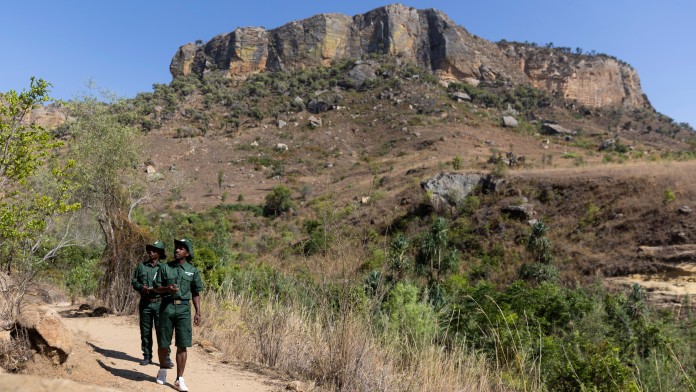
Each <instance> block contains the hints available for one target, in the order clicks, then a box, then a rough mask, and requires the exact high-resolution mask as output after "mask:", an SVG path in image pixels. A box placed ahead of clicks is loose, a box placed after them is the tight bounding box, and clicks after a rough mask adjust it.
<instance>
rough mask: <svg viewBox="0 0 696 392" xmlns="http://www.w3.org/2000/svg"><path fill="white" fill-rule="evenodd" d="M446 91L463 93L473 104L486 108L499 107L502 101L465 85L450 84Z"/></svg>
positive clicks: (486, 92) (497, 97)
mask: <svg viewBox="0 0 696 392" xmlns="http://www.w3.org/2000/svg"><path fill="white" fill-rule="evenodd" d="M447 91H450V92H465V93H466V94H467V95H469V96H470V97H471V101H472V102H473V103H476V104H480V105H483V106H486V107H499V106H500V105H501V104H502V99H501V98H500V97H499V96H498V95H496V94H493V93H490V92H488V91H486V90H485V89H482V88H478V87H474V86H472V85H470V84H467V83H456V82H455V83H450V84H449V86H448V87H447Z"/></svg>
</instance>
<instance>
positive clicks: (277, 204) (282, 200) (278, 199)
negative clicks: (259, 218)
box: [263, 185, 293, 217]
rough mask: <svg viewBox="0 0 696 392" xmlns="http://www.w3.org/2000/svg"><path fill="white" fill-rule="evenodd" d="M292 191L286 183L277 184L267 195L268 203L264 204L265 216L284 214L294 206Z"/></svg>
mask: <svg viewBox="0 0 696 392" xmlns="http://www.w3.org/2000/svg"><path fill="white" fill-rule="evenodd" d="M291 194H292V191H291V190H290V188H288V187H286V186H284V185H276V186H274V187H273V189H272V190H271V193H269V194H267V195H266V204H264V206H263V214H264V215H265V216H271V217H276V216H279V215H282V214H284V213H286V212H288V211H290V209H292V207H293V203H292V200H291V199H290V196H291Z"/></svg>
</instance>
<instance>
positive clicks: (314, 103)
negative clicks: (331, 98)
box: [307, 99, 332, 114]
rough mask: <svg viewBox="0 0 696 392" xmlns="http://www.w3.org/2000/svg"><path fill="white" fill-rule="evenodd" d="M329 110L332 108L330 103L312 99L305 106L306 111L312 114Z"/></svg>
mask: <svg viewBox="0 0 696 392" xmlns="http://www.w3.org/2000/svg"><path fill="white" fill-rule="evenodd" d="M331 109H332V106H331V104H330V103H328V102H326V101H321V100H317V99H313V100H311V101H309V103H308V104H307V111H308V112H310V113H314V114H319V113H323V112H328V111H329V110H331Z"/></svg>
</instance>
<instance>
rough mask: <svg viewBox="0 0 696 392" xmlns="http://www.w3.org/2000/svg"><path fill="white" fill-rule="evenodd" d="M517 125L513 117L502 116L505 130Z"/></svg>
mask: <svg viewBox="0 0 696 392" xmlns="http://www.w3.org/2000/svg"><path fill="white" fill-rule="evenodd" d="M517 125H519V124H518V123H517V120H516V119H515V118H514V117H512V116H503V126H504V127H505V128H516V127H517Z"/></svg>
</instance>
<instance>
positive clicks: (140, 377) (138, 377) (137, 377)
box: [97, 360, 155, 384]
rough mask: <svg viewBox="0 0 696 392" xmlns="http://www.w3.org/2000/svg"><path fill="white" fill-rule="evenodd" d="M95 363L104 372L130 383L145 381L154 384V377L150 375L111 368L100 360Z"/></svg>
mask: <svg viewBox="0 0 696 392" xmlns="http://www.w3.org/2000/svg"><path fill="white" fill-rule="evenodd" d="M97 363H98V364H99V366H101V367H102V369H104V370H106V371H107V372H109V373H111V374H112V375H114V376H116V377H120V378H125V379H127V380H131V381H147V380H150V381H152V383H153V384H154V383H155V376H153V375H151V374H144V373H141V372H136V371H134V370H128V369H119V368H115V367H111V366H109V365H107V364H105V363H104V362H102V361H101V360H97Z"/></svg>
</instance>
